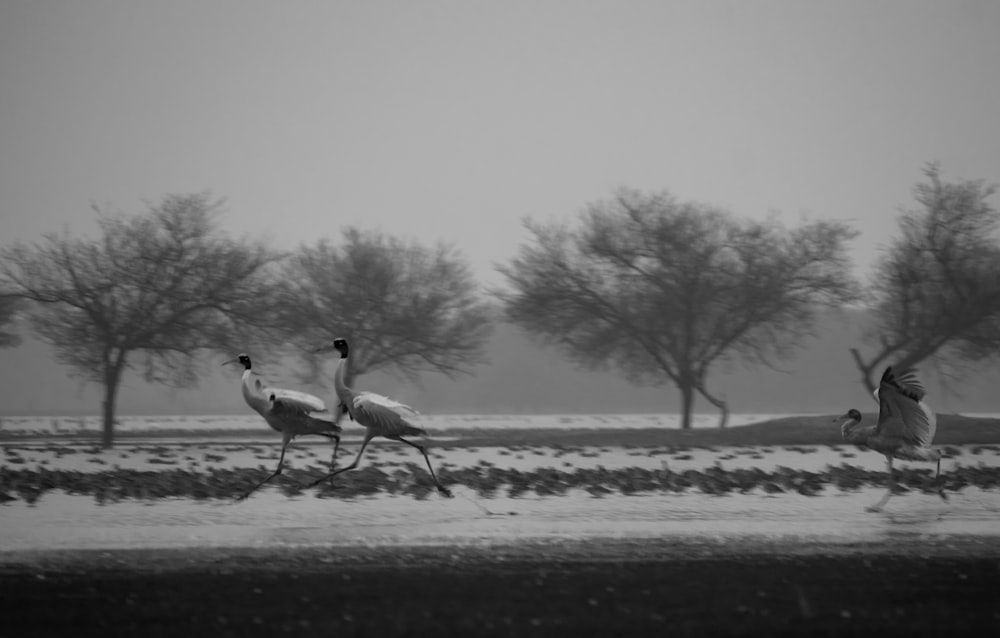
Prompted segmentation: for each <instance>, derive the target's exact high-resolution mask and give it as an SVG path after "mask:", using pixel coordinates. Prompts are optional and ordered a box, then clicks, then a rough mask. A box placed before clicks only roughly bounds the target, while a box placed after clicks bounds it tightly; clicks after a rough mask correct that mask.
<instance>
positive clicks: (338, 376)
mask: <svg viewBox="0 0 1000 638" xmlns="http://www.w3.org/2000/svg"><path fill="white" fill-rule="evenodd" d="M346 376H347V357H346V356H344V357H341V358H340V362H339V363H337V371H336V372H335V373H334V375H333V389H334V390H336V391H337V396H338V397H339V398H340V400H341V402H342V403H345V404H347V405H350V399H351V397H353V396H354V391H353V390H351V389H350V388H349V387H347V381H346V380H345V378H346Z"/></svg>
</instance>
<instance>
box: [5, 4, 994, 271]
mask: <svg viewBox="0 0 1000 638" xmlns="http://www.w3.org/2000/svg"><path fill="white" fill-rule="evenodd" d="M998 32H1000V5H998V4H997V3H995V2H989V1H987V0H984V1H978V2H937V1H934V2H917V1H912V0H892V1H878V2H870V1H868V0H864V1H857V2H854V1H851V2H844V1H840V0H838V1H832V0H830V1H822V2H819V1H804V2H803V1H801V0H788V1H760V0H755V1H750V2H747V1H743V0H736V1H733V2H713V1H709V2H704V1H692V2H670V1H665V0H656V1H650V2H646V1H636V0H631V1H628V2H612V1H606V2H593V1H573V2H568V1H562V2H546V1H538V0H527V1H514V2H511V1H504V2H466V1H464V0H456V1H454V2H441V1H436V0H431V1H425V2H404V1H396V2H330V1H327V0H324V1H316V2H303V1H291V2H264V1H250V2H248V1H246V0H238V1H227V2H219V1H211V0H208V1H206V0H192V1H187V0H183V1H176V0H172V1H170V2H133V1H130V0H120V1H107V0H88V1H86V2H71V1H52V0H41V1H39V0H6V1H5V2H3V3H0V87H2V92H0V193H3V202H2V210H3V222H4V224H3V225H4V232H3V239H2V241H3V242H4V243H6V242H8V241H11V240H14V239H23V240H34V239H35V238H37V237H38V236H39V235H40V234H41V233H43V232H47V231H53V230H59V229H60V228H61V227H62V226H63V225H64V224H66V225H68V227H69V228H71V229H75V230H81V231H83V230H89V229H92V228H94V216H93V214H92V213H91V212H90V210H89V203H90V202H91V201H95V202H98V203H102V204H104V203H107V204H110V205H112V206H114V207H117V208H120V209H123V210H126V211H138V210H141V209H142V208H143V205H142V201H143V200H146V201H149V200H155V199H158V198H159V197H160V196H161V195H163V194H164V193H167V192H192V191H200V190H204V189H210V190H211V191H212V192H213V193H214V194H216V195H218V196H223V197H226V198H227V199H228V203H229V205H228V209H229V211H230V212H229V214H228V216H227V223H228V224H229V226H230V227H231V228H232V230H233V231H236V232H239V233H243V232H246V233H249V234H252V235H268V236H271V237H273V238H274V239H275V241H276V243H277V244H278V245H279V246H281V247H294V246H295V245H297V244H298V243H299V242H302V241H307V242H308V241H313V240H314V239H315V238H317V237H319V236H324V235H326V236H333V237H336V236H337V234H338V232H339V228H340V227H341V226H343V225H344V224H359V225H361V226H364V227H377V228H382V229H384V230H387V231H390V232H394V233H398V234H401V235H404V236H407V237H412V238H417V239H420V240H433V239H437V238H443V239H446V240H449V241H453V242H455V243H456V244H457V246H458V247H459V248H460V249H462V250H463V251H464V252H465V253H466V254H467V255H468V256H469V257H470V259H471V261H472V263H473V265H474V267H475V269H476V273H477V274H478V275H479V276H480V278H482V279H483V280H484V281H487V282H488V283H494V282H499V276H498V275H497V274H496V273H495V272H494V271H493V268H492V266H493V264H494V263H495V262H497V261H501V260H505V259H506V258H508V257H509V256H510V255H511V254H512V253H513V251H514V249H515V247H516V245H517V244H518V243H519V242H520V241H523V240H524V239H525V237H526V235H525V233H524V232H523V230H522V228H521V224H520V218H521V217H523V216H526V215H527V216H533V217H539V218H549V217H560V218H561V217H566V216H571V215H574V214H575V213H576V212H577V211H579V210H580V209H581V208H582V207H583V206H584V205H585V204H586V203H588V202H592V201H594V200H596V199H600V198H604V197H607V196H609V195H610V194H611V193H612V191H613V189H615V188H617V187H618V186H630V187H636V188H641V189H662V188H666V189H670V190H671V191H673V192H674V193H675V194H676V195H677V196H679V197H680V198H682V199H693V200H697V201H703V202H707V203H711V204H717V205H720V206H724V207H727V208H729V209H731V210H732V211H734V212H735V213H737V214H739V215H745V216H755V217H760V216H764V215H766V214H767V213H768V212H769V211H778V212H779V213H780V214H781V215H782V217H783V218H784V219H786V220H787V221H790V222H795V221H797V220H798V219H799V216H800V215H802V214H807V215H809V216H812V217H824V218H838V219H850V220H854V223H855V225H856V227H857V228H858V229H859V230H861V231H862V232H863V235H862V236H861V237H860V238H859V239H858V240H857V241H856V243H855V256H856V258H857V259H858V260H859V262H860V264H861V267H860V271H861V272H865V268H866V267H867V265H868V264H869V262H870V259H871V257H872V255H873V253H874V249H875V248H876V247H877V246H878V245H880V244H882V243H884V242H885V241H886V239H887V237H888V234H889V233H891V232H892V229H893V227H894V222H893V219H894V216H895V215H896V213H897V207H898V206H899V205H901V204H909V203H910V202H911V201H912V200H911V188H912V186H913V184H914V183H915V182H916V181H918V180H919V179H921V173H920V171H921V167H922V165H923V164H924V163H925V162H927V161H930V160H940V161H941V162H942V164H943V169H944V172H945V174H946V176H954V177H963V178H986V179H989V180H991V181H992V180H994V179H1000V127H997V126H996V125H995V122H996V114H997V113H1000V81H998V79H1000V77H998V75H1000V71H998V70H997V65H996V62H997V60H1000V38H997V33H998Z"/></svg>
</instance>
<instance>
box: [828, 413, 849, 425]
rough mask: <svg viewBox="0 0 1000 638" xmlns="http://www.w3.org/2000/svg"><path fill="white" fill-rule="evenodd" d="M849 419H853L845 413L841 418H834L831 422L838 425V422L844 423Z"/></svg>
mask: <svg viewBox="0 0 1000 638" xmlns="http://www.w3.org/2000/svg"><path fill="white" fill-rule="evenodd" d="M849 418H851V417H850V415H849V414H848V413H847V412H845V413H843V414H841V415H840V416H835V417H833V418H832V419H830V422H831V423H837V422H838V421H843V420H844V419H849Z"/></svg>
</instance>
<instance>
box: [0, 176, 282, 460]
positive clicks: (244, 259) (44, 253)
mask: <svg viewBox="0 0 1000 638" xmlns="http://www.w3.org/2000/svg"><path fill="white" fill-rule="evenodd" d="M221 205H222V202H221V201H213V200H211V199H210V197H209V195H208V194H206V193H201V194H193V195H167V196H166V197H164V198H163V200H162V201H161V202H160V203H158V204H156V205H151V206H150V209H149V211H148V212H147V213H146V214H143V215H138V216H125V215H122V214H108V213H105V212H104V211H102V210H101V209H99V208H97V207H96V206H95V210H96V211H97V213H98V215H99V221H98V223H99V227H100V231H101V232H100V236H99V238H97V239H78V238H73V237H71V236H69V235H68V234H66V233H63V234H61V235H58V234H51V235H46V236H45V237H44V238H43V240H42V241H41V242H40V243H37V244H33V245H25V244H16V245H14V246H13V247H10V248H8V249H5V250H3V251H2V252H0V273H2V276H3V279H4V280H5V281H4V284H5V288H6V289H7V290H8V292H9V293H10V294H13V295H16V296H17V297H20V298H22V299H26V300H29V302H31V304H30V307H29V309H28V310H27V311H26V312H27V315H28V319H29V321H30V323H31V325H32V327H33V329H34V331H35V332H36V333H37V334H38V335H39V337H40V338H41V339H42V340H44V341H45V342H47V343H49V344H51V345H52V346H53V347H54V349H55V352H56V356H57V358H58V360H59V361H60V362H61V363H64V364H66V365H69V366H70V367H71V368H72V369H73V370H74V372H75V373H76V374H77V375H78V376H80V377H81V378H82V379H83V380H85V381H89V382H94V383H98V384H100V385H102V386H103V388H104V401H103V405H102V409H103V415H104V424H103V437H102V443H103V445H104V447H110V446H111V445H112V443H113V437H114V415H115V405H116V400H117V396H118V388H119V385H120V383H121V380H122V374H123V373H124V372H125V370H127V369H137V370H140V371H141V372H143V374H144V376H145V378H146V379H147V380H148V381H157V382H166V383H169V384H172V385H175V386H184V385H189V384H190V383H193V382H194V381H195V380H196V379H197V376H198V372H199V369H198V366H196V365H195V359H194V357H195V355H196V354H197V353H198V352H200V351H204V350H226V351H228V350H231V349H233V348H235V347H236V346H237V344H242V343H243V340H244V338H245V337H246V335H248V334H250V333H252V332H253V331H255V330H258V329H263V328H264V327H266V322H267V314H266V310H265V309H266V307H267V305H268V301H269V299H268V297H269V295H270V294H271V289H272V288H271V284H270V283H269V277H268V266H269V264H271V263H272V262H274V261H275V260H276V259H277V257H276V255H275V254H274V253H273V252H272V251H270V250H269V249H268V248H267V247H266V246H264V245H263V244H261V243H250V242H248V241H246V240H234V239H231V238H229V237H227V236H225V235H224V234H222V233H221V232H220V230H219V229H218V226H217V216H218V213H219V211H220V207H221Z"/></svg>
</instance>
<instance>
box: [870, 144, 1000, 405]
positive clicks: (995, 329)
mask: <svg viewBox="0 0 1000 638" xmlns="http://www.w3.org/2000/svg"><path fill="white" fill-rule="evenodd" d="M924 176H925V178H926V180H925V181H922V182H920V183H918V184H917V185H916V186H915V187H914V191H913V194H914V199H915V200H916V202H917V204H918V206H917V207H915V208H911V209H908V210H904V211H903V212H902V214H901V215H900V217H899V229H900V234H899V236H897V237H896V238H895V239H894V240H893V241H892V243H891V244H890V245H889V246H888V247H887V249H886V251H885V253H884V255H883V256H882V259H881V260H880V261H879V263H878V264H877V267H876V268H875V271H874V274H873V276H872V278H871V282H870V285H869V289H868V294H869V302H870V306H871V308H872V313H873V323H872V326H871V329H870V330H869V332H868V334H867V338H866V342H867V344H868V345H869V346H870V348H869V349H868V355H867V356H865V355H864V354H862V352H861V350H860V349H858V348H853V349H852V350H851V353H852V355H853V357H854V360H855V363H856V364H857V366H858V369H859V370H860V372H861V377H862V383H863V384H864V385H865V387H866V388H867V389H868V390H869V391H871V390H874V388H875V384H876V382H877V380H878V376H879V375H881V373H882V368H884V367H885V366H886V365H889V364H894V365H898V366H899V367H901V368H907V367H911V366H914V365H916V364H918V363H920V362H922V361H925V360H928V359H936V360H938V361H940V362H944V363H948V362H960V361H979V360H982V359H985V358H989V357H995V356H997V355H998V354H1000V237H998V234H997V231H998V229H1000V214H998V212H997V210H996V209H995V208H994V207H993V206H992V205H991V204H990V202H989V198H990V197H992V196H993V195H994V194H995V193H996V186H995V185H991V184H987V183H986V182H984V181H983V180H958V181H946V180H944V179H943V178H942V175H941V170H940V167H939V166H938V165H937V164H930V165H928V166H927V167H926V168H925V169H924Z"/></svg>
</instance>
